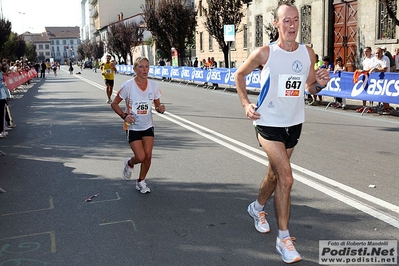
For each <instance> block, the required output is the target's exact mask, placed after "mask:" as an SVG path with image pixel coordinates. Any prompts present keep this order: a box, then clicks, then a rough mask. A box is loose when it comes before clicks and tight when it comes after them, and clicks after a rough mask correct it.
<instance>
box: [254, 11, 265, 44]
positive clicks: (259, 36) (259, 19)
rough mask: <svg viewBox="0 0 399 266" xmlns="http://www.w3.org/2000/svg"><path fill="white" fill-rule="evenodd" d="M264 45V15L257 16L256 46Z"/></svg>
mask: <svg viewBox="0 0 399 266" xmlns="http://www.w3.org/2000/svg"><path fill="white" fill-rule="evenodd" d="M262 45H263V16H262V15H257V16H255V47H261V46H262Z"/></svg>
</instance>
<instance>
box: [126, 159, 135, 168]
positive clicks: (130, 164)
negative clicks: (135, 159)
mask: <svg viewBox="0 0 399 266" xmlns="http://www.w3.org/2000/svg"><path fill="white" fill-rule="evenodd" d="M131 160H132V159H130V160H129V161H128V162H127V165H129V167H130V168H133V166H134V165H133V164H132V163H131V162H130V161H131Z"/></svg>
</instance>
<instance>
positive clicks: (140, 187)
mask: <svg viewBox="0 0 399 266" xmlns="http://www.w3.org/2000/svg"><path fill="white" fill-rule="evenodd" d="M136 189H137V190H138V191H140V192H141V193H142V194H145V193H150V192H151V190H150V188H149V187H147V183H146V182H145V180H141V181H140V182H139V181H138V180H136Z"/></svg>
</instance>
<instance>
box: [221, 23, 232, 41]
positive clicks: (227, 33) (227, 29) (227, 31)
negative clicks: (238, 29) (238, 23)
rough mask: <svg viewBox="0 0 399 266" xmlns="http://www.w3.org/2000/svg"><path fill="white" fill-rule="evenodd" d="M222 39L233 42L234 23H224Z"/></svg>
mask: <svg viewBox="0 0 399 266" xmlns="http://www.w3.org/2000/svg"><path fill="white" fill-rule="evenodd" d="M223 32H224V41H225V42H234V41H235V29H234V25H224V27H223Z"/></svg>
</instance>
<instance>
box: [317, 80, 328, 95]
mask: <svg viewBox="0 0 399 266" xmlns="http://www.w3.org/2000/svg"><path fill="white" fill-rule="evenodd" d="M325 87H327V85H324V86H320V85H319V83H317V82H316V91H317V92H318V93H319V92H321V90H322V89H324V88H325Z"/></svg>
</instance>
